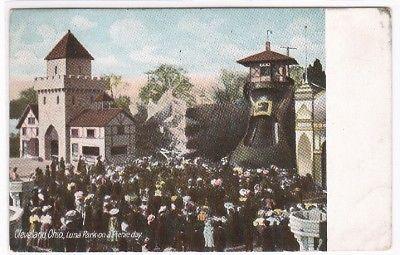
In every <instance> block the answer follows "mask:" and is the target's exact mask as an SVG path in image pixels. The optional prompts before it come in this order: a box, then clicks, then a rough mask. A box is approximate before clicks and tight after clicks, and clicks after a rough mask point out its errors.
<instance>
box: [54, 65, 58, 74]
mask: <svg viewBox="0 0 400 255" xmlns="http://www.w3.org/2000/svg"><path fill="white" fill-rule="evenodd" d="M54 74H57V66H55V67H54Z"/></svg>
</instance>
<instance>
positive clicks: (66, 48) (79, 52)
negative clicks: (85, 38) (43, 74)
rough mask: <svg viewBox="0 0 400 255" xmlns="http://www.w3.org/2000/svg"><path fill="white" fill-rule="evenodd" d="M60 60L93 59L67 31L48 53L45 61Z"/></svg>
mask: <svg viewBox="0 0 400 255" xmlns="http://www.w3.org/2000/svg"><path fill="white" fill-rule="evenodd" d="M60 58H84V59H90V60H93V59H94V58H93V57H92V55H90V53H89V52H88V51H87V50H86V49H85V47H83V45H82V44H81V43H80V42H79V41H78V39H76V37H75V36H74V35H73V34H72V33H71V31H70V30H68V33H66V34H65V35H64V36H63V38H61V40H60V41H59V42H58V43H57V45H56V46H55V47H54V48H53V49H52V50H51V51H50V53H49V54H48V55H47V57H46V58H45V60H52V59H60Z"/></svg>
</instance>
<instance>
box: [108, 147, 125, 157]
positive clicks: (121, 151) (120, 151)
mask: <svg viewBox="0 0 400 255" xmlns="http://www.w3.org/2000/svg"><path fill="white" fill-rule="evenodd" d="M127 151H128V146H126V145H120V146H113V147H111V155H112V156H115V155H125V154H126V153H127Z"/></svg>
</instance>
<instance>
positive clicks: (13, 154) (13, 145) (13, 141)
mask: <svg viewBox="0 0 400 255" xmlns="http://www.w3.org/2000/svg"><path fill="white" fill-rule="evenodd" d="M9 142H10V145H9V146H10V158H18V157H19V134H10V137H9Z"/></svg>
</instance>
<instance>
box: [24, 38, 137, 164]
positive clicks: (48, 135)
mask: <svg viewBox="0 0 400 255" xmlns="http://www.w3.org/2000/svg"><path fill="white" fill-rule="evenodd" d="M45 60H46V64H47V71H46V76H45V77H37V78H35V80H34V88H35V90H36V91H37V95H38V106H37V108H38V113H40V117H41V118H40V121H39V120H38V119H37V120H36V124H35V125H36V128H37V133H36V136H35V137H34V138H36V139H37V144H38V145H37V146H38V150H37V151H38V152H37V153H36V154H37V156H38V157H40V158H42V159H45V160H50V159H52V158H54V157H57V158H61V157H63V158H64V159H65V161H66V162H70V161H71V159H72V158H73V159H75V158H76V153H78V155H81V153H83V149H82V148H85V146H89V145H93V146H94V145H95V146H97V147H98V148H99V151H98V154H99V155H98V156H102V157H103V159H106V160H107V156H109V155H108V154H107V151H108V150H107V148H106V146H107V144H106V136H105V133H106V132H107V127H106V126H107V125H108V124H109V123H112V121H113V118H117V115H118V114H116V115H114V113H116V112H119V113H121V114H123V115H124V116H126V118H128V119H129V121H130V122H129V121H126V123H128V122H129V125H133V118H132V117H131V116H130V114H129V113H126V112H125V111H124V110H122V109H112V108H110V107H109V106H110V102H109V101H110V100H112V99H110V97H109V96H104V94H105V91H106V89H107V80H106V79H105V78H100V77H92V76H91V75H92V73H91V70H92V66H91V62H92V60H94V58H93V57H92V56H91V55H90V53H89V52H88V51H87V50H86V49H85V48H84V47H83V46H82V44H81V43H80V42H79V41H78V40H77V39H76V38H75V36H74V35H73V34H72V33H71V32H70V31H69V30H68V33H67V34H66V35H64V37H63V38H62V39H61V40H60V41H59V42H58V43H57V45H56V46H55V47H54V48H53V49H52V50H51V52H50V53H49V54H48V55H47V57H46V58H45ZM102 100H104V102H103V101H102ZM88 110H91V111H92V115H91V116H90V118H91V119H93V118H94V119H96V118H100V119H101V118H102V117H103V116H107V117H112V118H110V119H107V120H108V122H107V123H102V126H95V127H93V129H94V130H95V137H90V139H89V138H88V137H85V136H79V137H71V129H70V128H71V125H70V124H71V123H77V122H76V119H80V120H82V116H81V115H82V114H85V113H86V112H87V111H88ZM85 116H87V115H85ZM28 118H29V117H28V116H22V117H21V120H20V122H23V123H25V122H26V121H28ZM23 128H24V127H22V125H21V130H20V132H22V130H23ZM74 128H75V129H78V130H82V131H81V132H83V133H84V132H85V130H86V129H88V128H90V127H89V126H74ZM126 129H128V128H126ZM129 130H130V129H129ZM74 132H75V131H74ZM90 132H91V131H90ZM79 134H80V133H79V131H78V135H79ZM26 139H28V137H26V136H21V144H22V143H25V140H26ZM77 139H78V140H77ZM131 140H133V139H131ZM131 140H129V141H131ZM127 142H128V141H127ZM72 144H78V151H76V145H74V146H72ZM127 146H128V147H129V145H128V144H127ZM132 146H133V145H132ZM133 147H134V146H133ZM21 148H22V152H23V153H22V152H21V153H22V154H24V153H25V151H26V150H25V149H24V147H23V146H21ZM129 148H130V149H129V152H132V153H133V149H132V148H131V147H129ZM72 149H74V150H72ZM28 150H30V149H29V148H28ZM85 151H86V149H85ZM22 154H21V156H22Z"/></svg>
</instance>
